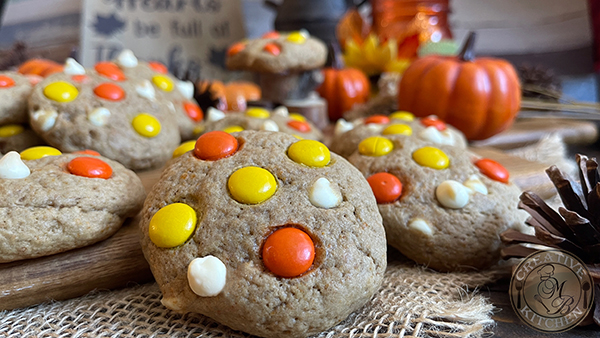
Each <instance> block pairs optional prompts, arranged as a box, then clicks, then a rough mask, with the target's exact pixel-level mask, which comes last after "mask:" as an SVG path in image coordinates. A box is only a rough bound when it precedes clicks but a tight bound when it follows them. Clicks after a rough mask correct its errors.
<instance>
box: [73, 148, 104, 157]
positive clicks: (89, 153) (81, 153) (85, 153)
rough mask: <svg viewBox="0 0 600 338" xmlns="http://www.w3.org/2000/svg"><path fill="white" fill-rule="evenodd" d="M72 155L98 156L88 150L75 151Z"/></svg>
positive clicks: (98, 154)
mask: <svg viewBox="0 0 600 338" xmlns="http://www.w3.org/2000/svg"><path fill="white" fill-rule="evenodd" d="M73 154H80V155H92V156H100V153H99V152H97V151H94V150H90V149H86V150H79V151H75V152H73Z"/></svg>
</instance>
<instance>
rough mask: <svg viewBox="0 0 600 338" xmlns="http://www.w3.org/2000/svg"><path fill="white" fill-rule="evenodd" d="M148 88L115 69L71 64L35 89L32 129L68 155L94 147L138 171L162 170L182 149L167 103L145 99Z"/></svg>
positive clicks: (145, 84) (31, 103)
mask: <svg viewBox="0 0 600 338" xmlns="http://www.w3.org/2000/svg"><path fill="white" fill-rule="evenodd" d="M147 84H148V80H146V79H143V78H139V77H135V76H133V75H125V74H124V73H123V72H122V71H121V69H120V68H119V67H117V66H116V65H113V66H106V65H105V66H104V67H96V69H83V67H81V66H80V65H78V64H76V63H75V62H74V61H73V60H69V61H68V62H67V64H66V66H65V70H64V72H62V73H56V74H53V75H51V76H49V77H47V78H45V79H44V80H42V81H41V82H40V83H39V84H38V85H37V86H36V87H35V88H34V90H33V92H32V94H31V98H30V100H29V114H30V122H31V126H32V128H33V130H34V131H36V132H37V133H38V134H39V135H40V136H41V137H42V138H43V139H44V140H45V141H46V142H48V143H49V144H50V145H52V146H54V147H57V148H59V149H60V150H61V151H64V152H73V151H77V150H83V149H93V150H96V151H98V152H100V153H101V154H102V155H103V156H106V157H108V158H110V159H113V160H116V161H119V162H120V163H122V164H123V165H124V166H126V167H128V168H130V169H134V170H142V169H149V168H153V167H157V166H160V165H162V164H164V163H165V162H166V161H167V160H168V159H169V158H170V157H171V154H172V152H173V150H174V149H175V148H177V146H178V145H179V143H180V137H179V128H178V125H177V120H176V119H175V116H174V113H173V112H172V111H171V110H170V109H169V108H168V106H167V101H165V100H160V99H153V98H151V97H148V96H147V95H145V92H144V90H145V88H146V87H147Z"/></svg>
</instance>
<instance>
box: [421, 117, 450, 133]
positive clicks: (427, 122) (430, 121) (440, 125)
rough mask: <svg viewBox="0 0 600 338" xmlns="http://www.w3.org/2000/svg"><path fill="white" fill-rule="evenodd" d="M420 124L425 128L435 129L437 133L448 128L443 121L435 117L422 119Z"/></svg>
mask: <svg viewBox="0 0 600 338" xmlns="http://www.w3.org/2000/svg"><path fill="white" fill-rule="evenodd" d="M421 124H423V125H424V126H425V127H435V129H437V130H439V131H444V130H446V128H448V127H447V126H446V124H445V123H444V121H442V120H439V119H437V118H435V117H424V118H422V119H421Z"/></svg>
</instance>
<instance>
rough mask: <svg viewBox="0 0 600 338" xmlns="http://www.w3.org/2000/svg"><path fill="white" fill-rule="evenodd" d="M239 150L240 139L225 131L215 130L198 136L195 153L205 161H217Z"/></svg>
mask: <svg viewBox="0 0 600 338" xmlns="http://www.w3.org/2000/svg"><path fill="white" fill-rule="evenodd" d="M237 150H238V141H237V139H236V138H235V137H233V136H231V134H228V133H226V132H224V131H220V130H215V131H211V132H208V133H206V134H204V135H202V136H200V137H199V138H198V140H197V141H196V147H195V148H194V155H196V157H197V158H199V159H201V160H205V161H216V160H220V159H222V158H226V157H229V156H231V155H233V154H235V152H236V151H237Z"/></svg>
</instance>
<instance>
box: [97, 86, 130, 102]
mask: <svg viewBox="0 0 600 338" xmlns="http://www.w3.org/2000/svg"><path fill="white" fill-rule="evenodd" d="M94 94H96V96H98V97H101V98H103V99H105V100H109V101H120V100H122V99H123V98H125V91H124V90H123V88H121V87H120V86H119V85H116V84H114V83H110V82H104V83H101V84H99V85H98V86H96V88H94Z"/></svg>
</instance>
